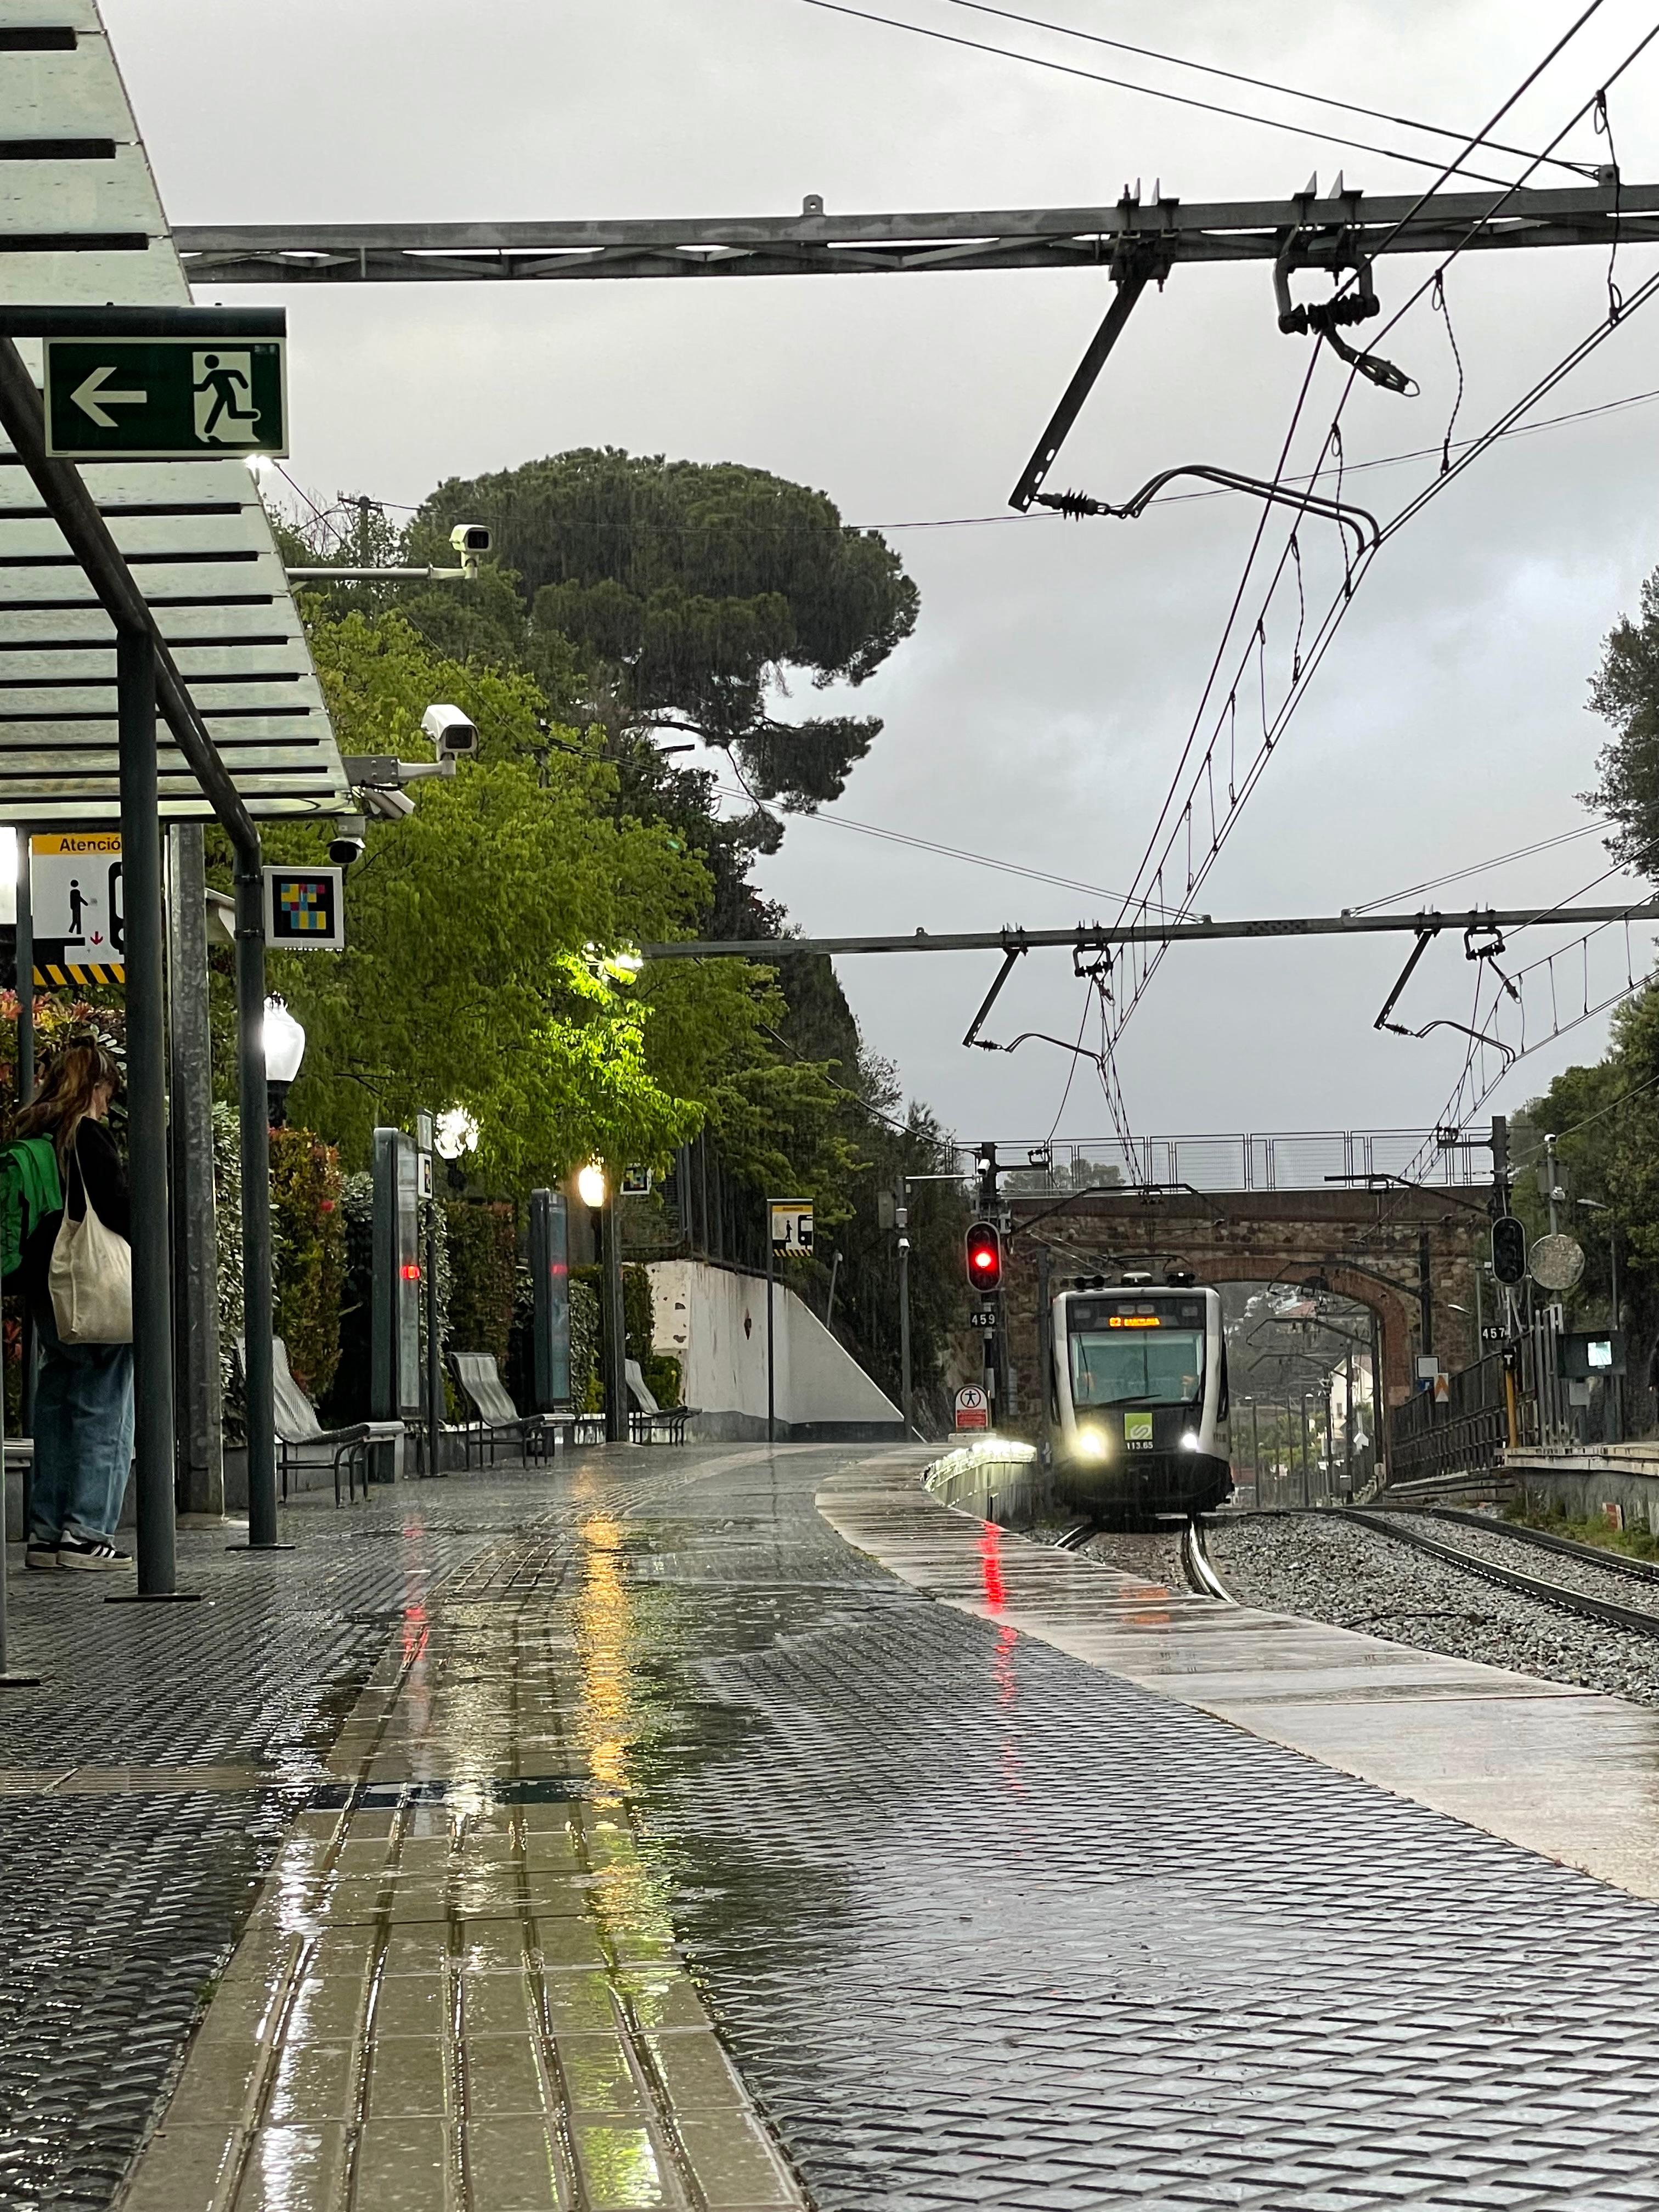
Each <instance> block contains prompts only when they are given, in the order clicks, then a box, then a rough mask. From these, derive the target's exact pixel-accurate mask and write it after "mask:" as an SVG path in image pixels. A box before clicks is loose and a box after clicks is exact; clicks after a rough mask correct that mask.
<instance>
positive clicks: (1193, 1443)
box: [1181, 1429, 1198, 1451]
mask: <svg viewBox="0 0 1659 2212" xmlns="http://www.w3.org/2000/svg"><path fill="white" fill-rule="evenodd" d="M1181 1449H1182V1451H1196V1450H1197V1449H1198V1431H1197V1430H1196V1429H1183V1430H1182V1432H1181Z"/></svg>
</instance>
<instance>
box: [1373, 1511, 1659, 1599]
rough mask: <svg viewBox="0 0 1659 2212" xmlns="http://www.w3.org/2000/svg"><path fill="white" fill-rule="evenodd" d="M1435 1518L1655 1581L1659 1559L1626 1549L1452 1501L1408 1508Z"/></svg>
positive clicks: (1628, 1577) (1643, 1580) (1638, 1580)
mask: <svg viewBox="0 0 1659 2212" xmlns="http://www.w3.org/2000/svg"><path fill="white" fill-rule="evenodd" d="M1412 1510H1414V1511H1417V1512H1420V1513H1424V1514H1425V1515H1427V1516H1430V1517H1431V1519H1433V1520H1436V1521H1450V1522H1455V1523H1456V1524H1457V1525H1458V1526H1459V1527H1460V1528H1484V1529H1486V1531H1487V1533H1488V1534H1491V1535H1498V1536H1505V1537H1507V1538H1509V1540H1510V1541H1511V1542H1512V1543H1516V1544H1530V1545H1532V1546H1533V1547H1534V1548H1535V1549H1537V1550H1538V1551H1541V1552H1556V1553H1559V1554H1560V1556H1561V1557H1562V1558H1563V1559H1578V1560H1582V1561H1583V1565H1585V1566H1587V1567H1605V1568H1606V1569H1607V1572H1608V1573H1609V1574H1610V1575H1623V1576H1624V1577H1626V1580H1627V1581H1629V1582H1633V1583H1659V1562H1656V1561H1654V1560H1652V1559H1632V1558H1631V1557H1630V1556H1629V1554H1628V1553H1622V1552H1608V1551H1607V1550H1605V1549H1603V1547H1601V1546H1600V1545H1599V1544H1579V1543H1576V1542H1575V1541H1573V1539H1572V1538H1571V1536H1553V1535H1551V1534H1550V1533H1549V1532H1548V1530H1547V1529H1544V1528H1525V1527H1523V1526H1522V1525H1521V1524H1520V1523H1519V1522H1512V1521H1494V1520H1493V1519H1492V1516H1491V1514H1489V1513H1465V1512H1464V1511H1462V1510H1461V1508H1459V1507H1457V1506H1455V1505H1423V1506H1418V1507H1415V1508H1413V1509H1412Z"/></svg>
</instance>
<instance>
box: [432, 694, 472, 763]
mask: <svg viewBox="0 0 1659 2212" xmlns="http://www.w3.org/2000/svg"><path fill="white" fill-rule="evenodd" d="M421 728H422V732H424V734H425V735H426V736H427V737H428V738H431V740H432V749H433V750H434V751H435V753H436V754H437V756H438V758H439V759H440V760H471V759H472V758H473V757H475V756H476V755H477V750H478V732H477V726H475V725H474V724H473V723H472V722H471V721H469V720H467V718H466V716H465V714H462V712H461V710H460V708H459V707H428V708H427V710H426V712H425V714H422V717H421Z"/></svg>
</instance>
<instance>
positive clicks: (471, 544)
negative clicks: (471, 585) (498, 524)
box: [449, 522, 489, 576]
mask: <svg viewBox="0 0 1659 2212" xmlns="http://www.w3.org/2000/svg"><path fill="white" fill-rule="evenodd" d="M449 542H450V544H452V545H453V547H454V549H455V552H456V556H457V557H458V559H459V562H460V564H461V574H463V575H464V576H476V575H477V573H478V563H479V562H480V561H481V560H482V559H483V556H484V555H485V554H486V553H488V552H489V526H488V524H486V523H483V522H458V523H457V524H456V525H455V527H454V528H453V530H452V531H451V532H450V533H449Z"/></svg>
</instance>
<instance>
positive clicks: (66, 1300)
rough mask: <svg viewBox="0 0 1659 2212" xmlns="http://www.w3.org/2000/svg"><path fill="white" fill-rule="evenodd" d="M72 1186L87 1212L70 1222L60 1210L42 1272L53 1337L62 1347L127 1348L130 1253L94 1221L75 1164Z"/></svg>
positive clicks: (120, 1239)
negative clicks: (48, 1296) (55, 1331)
mask: <svg viewBox="0 0 1659 2212" xmlns="http://www.w3.org/2000/svg"><path fill="white" fill-rule="evenodd" d="M74 1180H75V1181H76V1182H78V1183H80V1185H81V1193H82V1197H83V1198H85V1199H86V1206H87V1210H86V1212H85V1213H84V1214H82V1217H81V1218H80V1220H79V1221H72V1220H71V1219H70V1213H69V1208H68V1206H65V1207H64V1219H63V1225H62V1226H61V1227H60V1228H59V1230H58V1237H57V1241H56V1242H55V1243H53V1245H52V1262H51V1265H50V1267H48V1268H47V1271H46V1283H47V1286H48V1288H49V1289H50V1290H51V1291H52V1318H53V1320H54V1321H56V1322H57V1323H58V1335H59V1336H60V1337H62V1339H63V1340H64V1343H65V1344H131V1342H132V1247H131V1245H130V1244H129V1243H127V1240H126V1238H125V1237H118V1236H117V1235H116V1233H115V1231H113V1230H112V1229H106V1227H105V1226H104V1225H103V1223H102V1222H101V1221H100V1219H99V1218H98V1213H97V1209H96V1208H95V1207H94V1205H93V1202H92V1200H91V1197H90V1196H89V1195H88V1192H87V1187H86V1183H85V1181H84V1179H83V1178H82V1175H81V1172H80V1163H79V1162H78V1161H76V1164H75V1177H74ZM65 1195H66V1196H67V1193H66V1194H65Z"/></svg>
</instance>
